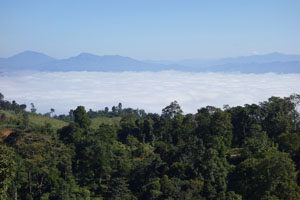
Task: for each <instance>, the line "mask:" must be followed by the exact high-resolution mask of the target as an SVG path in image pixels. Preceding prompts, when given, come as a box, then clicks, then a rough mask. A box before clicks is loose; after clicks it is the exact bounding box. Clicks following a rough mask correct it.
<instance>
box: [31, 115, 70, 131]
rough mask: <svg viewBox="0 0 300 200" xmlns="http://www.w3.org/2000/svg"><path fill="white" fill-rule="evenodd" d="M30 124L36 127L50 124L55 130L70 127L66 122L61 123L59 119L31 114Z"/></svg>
mask: <svg viewBox="0 0 300 200" xmlns="http://www.w3.org/2000/svg"><path fill="white" fill-rule="evenodd" d="M29 122H30V123H32V124H34V125H39V126H41V125H45V124H46V123H49V124H51V126H52V127H53V128H54V129H60V128H62V127H64V126H67V125H68V123H67V122H64V121H61V120H58V119H53V118H48V117H44V116H41V115H36V114H31V113H30V114H29Z"/></svg>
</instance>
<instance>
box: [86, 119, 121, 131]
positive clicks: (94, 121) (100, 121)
mask: <svg viewBox="0 0 300 200" xmlns="http://www.w3.org/2000/svg"><path fill="white" fill-rule="evenodd" d="M91 120H92V124H91V128H93V129H97V128H98V127H99V126H100V125H101V124H109V125H114V124H115V125H118V124H119V123H120V120H121V117H113V118H109V117H97V118H93V119H91Z"/></svg>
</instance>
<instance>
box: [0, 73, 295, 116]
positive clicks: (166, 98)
mask: <svg viewBox="0 0 300 200" xmlns="http://www.w3.org/2000/svg"><path fill="white" fill-rule="evenodd" d="M299 86H300V74H272V73H270V74H223V73H187V72H176V71H165V72H121V73H110V72H51V73H49V72H31V73H29V72H22V73H20V72H19V73H2V74H0V92H1V93H2V94H4V96H5V99H7V100H16V101H17V102H18V103H26V104H27V106H28V107H30V103H31V102H33V103H34V104H35V106H36V108H37V109H38V112H42V113H45V112H48V111H49V110H50V108H54V109H55V110H56V113H59V114H60V113H67V112H68V111H69V110H70V109H74V108H76V107H77V106H78V105H83V106H85V107H86V109H89V108H92V109H93V110H100V109H104V107H105V106H108V107H109V108H111V107H112V106H113V105H117V104H118V103H119V102H122V104H123V107H132V108H141V109H145V110H146V111H147V112H157V113H160V112H161V110H162V108H164V107H165V106H167V105H169V103H170V102H171V101H174V100H177V101H178V103H179V104H180V105H181V107H182V109H183V110H184V112H185V113H195V112H196V111H197V109H198V108H201V107H204V106H207V105H212V106H216V107H222V106H223V105H225V104H229V105H230V106H236V105H244V104H251V103H258V102H260V101H264V100H267V99H268V98H269V97H271V96H280V97H284V96H289V95H290V94H292V93H298V94H300V87H299Z"/></svg>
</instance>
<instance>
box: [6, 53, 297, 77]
mask: <svg viewBox="0 0 300 200" xmlns="http://www.w3.org/2000/svg"><path fill="white" fill-rule="evenodd" d="M15 70H37V71H52V72H54V71H62V72H65V71H103V72H122V71H164V70H177V71H185V72H230V73H231V72H240V73H268V72H274V73H300V55H288V54H281V53H271V54H265V55H252V56H244V57H236V58H224V59H218V60H206V61H205V60H182V61H139V60H135V59H132V58H129V57H123V56H119V55H105V56H97V55H93V54H89V53H81V54H79V55H78V56H75V57H70V58H67V59H55V58H52V57H50V56H47V55H45V54H43V53H38V52H33V51H25V52H22V53H19V54H17V55H14V56H12V57H9V58H0V71H1V72H6V71H15Z"/></svg>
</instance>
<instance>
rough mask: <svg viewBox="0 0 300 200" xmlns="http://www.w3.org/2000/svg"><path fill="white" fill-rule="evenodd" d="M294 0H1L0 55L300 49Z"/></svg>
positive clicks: (189, 54) (298, 8)
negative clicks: (27, 51) (27, 52)
mask: <svg viewBox="0 0 300 200" xmlns="http://www.w3.org/2000/svg"><path fill="white" fill-rule="evenodd" d="M299 22H300V1H299V0H251V1H238V0H226V1H225V0H224V1H222V0H219V1H215V0H209V1H208V0H207V1H200V0H197V1H189V0H186V1H176V0H171V1H169V0H151V1H150V0H144V1H141V0H118V1H117V0H111V1H101V0H98V1H96V0H95V1H92V0H85V1H83V0H82V1H79V0H59V1H58V0H51V1H38V0H36V1H33V0H24V1H20V0H1V1H0V57H8V56H11V55H14V54H16V53H19V52H22V51H24V50H33V51H39V52H43V53H46V54H48V55H50V56H53V57H56V58H66V57H69V56H74V55H77V54H79V53H81V52H89V53H93V54H97V55H108V54H112V55H115V54H118V55H123V56H129V57H133V58H137V59H155V60H160V59H167V60H180V59H190V58H194V59H210V58H220V57H228V56H230V57H231V56H242V55H251V54H254V53H258V54H264V53H270V52H274V51H277V52H283V53H292V54H300V37H299V36H300V23H299Z"/></svg>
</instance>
